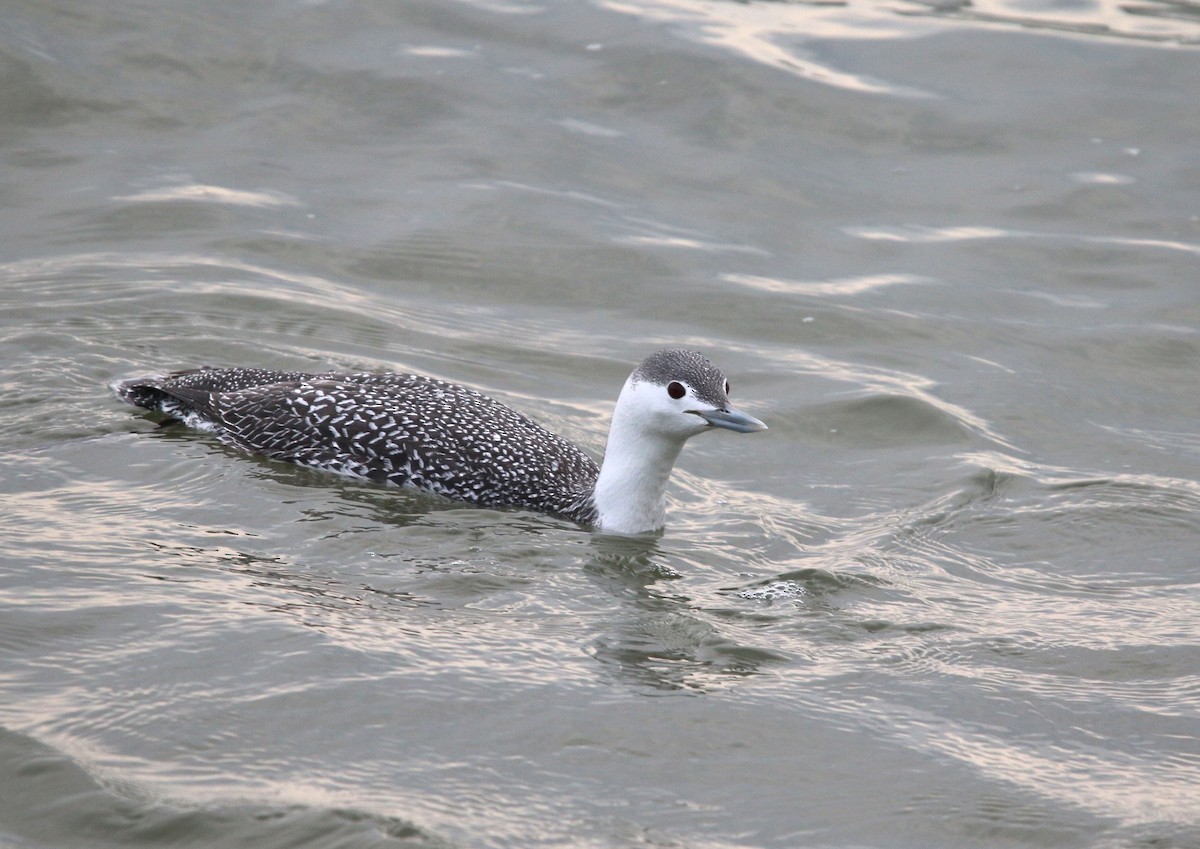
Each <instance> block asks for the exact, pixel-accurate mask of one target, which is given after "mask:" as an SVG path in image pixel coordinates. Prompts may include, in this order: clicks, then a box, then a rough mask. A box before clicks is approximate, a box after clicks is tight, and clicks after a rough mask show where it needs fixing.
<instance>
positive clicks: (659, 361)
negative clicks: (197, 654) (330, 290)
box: [113, 349, 767, 534]
mask: <svg viewBox="0 0 1200 849" xmlns="http://www.w3.org/2000/svg"><path fill="white" fill-rule="evenodd" d="M113 388H114V389H115V390H116V392H117V394H118V395H119V396H120V397H121V398H122V399H123V400H125V401H127V402H128V403H130V404H134V405H136V406H139V407H145V408H147V409H150V410H154V411H157V412H159V413H161V414H163V415H164V416H166V417H167V419H166V421H165V422H164V424H169V423H171V422H174V421H182V422H183V423H185V424H187V425H189V426H191V427H195V428H199V429H201V430H206V431H211V432H213V433H215V434H216V435H217V437H218V439H220V440H221V441H222V442H225V443H227V444H229V445H233V446H236V447H238V448H240V449H243V450H246V451H250V452H253V453H256V454H261V455H264V456H266V457H270V458H272V459H276V460H285V461H288V462H292V463H298V464H300V465H303V466H310V467H313V468H317V469H325V470H328V471H332V472H337V473H340V474H343V475H350V476H353V477H358V478H363V479H366V480H369V481H375V482H378V483H386V484H393V485H396V486H407V487H414V488H416V489H421V490H425V491H427V492H433V493H437V494H440V495H443V496H448V497H449V498H453V499H457V500H460V501H466V502H470V503H473V504H478V505H480V506H486V507H500V506H514V507H526V508H529V509H532V510H536V511H539V512H542V513H549V514H552V515H556V516H562V517H565V518H567V519H570V520H573V521H575V522H577V523H579V524H580V525H583V526H586V527H592V528H594V529H596V530H599V531H603V532H606V533H614V534H641V533H647V532H651V531H656V530H659V529H660V528H661V527H662V526H663V523H664V517H665V512H666V488H667V480H668V478H669V477H670V474H671V469H672V468H673V467H674V466H675V460H676V458H678V456H679V452H680V450H681V449H682V448H683V444H684V442H686V441H687V440H688V439H689V438H690V437H692V436H695V435H696V434H698V433H703V432H704V431H706V430H712V429H714V428H722V429H725V430H732V431H735V432H738V433H752V432H754V431H760V430H766V429H767V426H766V425H765V424H763V423H762V422H761V421H759V420H758V419H756V418H754V417H753V416H750V415H747V414H746V413H742V412H740V411H738V410H736V409H734V408H733V407H731V406H730V405H729V381H728V380H726V379H725V375H724V374H723V373H722V372H721V370H720V369H719V368H717V367H716V366H715V365H713V364H712V363H711V362H709V360H708V359H706V358H705V357H704V356H703V355H701V354H699V353H697V352H695V351H687V350H681V349H669V350H665V351H659V352H657V353H655V354H651V355H650V356H649V357H647V358H646V359H645V360H643V361H642V363H641V364H640V365H639V366H638V367H637V368H635V369H634V370H633V372H632V373H631V374H630V375H629V378H628V379H627V380H626V381H625V385H624V387H623V388H622V389H621V394H620V396H619V397H618V398H617V404H616V407H615V408H614V409H613V415H612V423H611V425H610V428H609V433H608V443H607V446H606V448H605V451H604V458H603V461H602V463H600V464H597V463H596V461H595V460H593V459H592V458H591V457H590V456H589V455H588V453H587V452H585V451H584V450H583V449H582V448H580V447H579V446H578V445H576V444H574V443H573V442H570V441H569V440H567V439H564V438H563V437H561V436H558V435H557V434H554V433H551V432H550V431H548V430H546V429H545V428H543V427H542V426H541V425H539V424H537V423H536V422H534V421H533V420H532V419H529V418H527V417H526V416H524V415H522V414H521V413H518V412H517V411H516V410H513V409H512V408H510V407H507V406H505V405H504V404H501V403H500V402H498V401H495V400H493V399H492V398H489V397H488V396H486V395H483V394H482V393H479V392H476V391H474V390H472V389H468V388H466V387H464V386H459V385H457V384H453V383H447V382H445V381H442V380H437V379H434V378H432V377H425V376H422V375H416V374H397V373H393V372H363V373H338V372H326V373H323V374H309V373H305V372H282V371H269V370H266V369H258V368H211V367H207V366H206V367H203V368H198V369H188V370H185V371H177V372H173V373H171V374H167V375H153V376H150V377H142V378H135V379H133V380H124V381H120V382H118V383H115V384H114V385H113Z"/></svg>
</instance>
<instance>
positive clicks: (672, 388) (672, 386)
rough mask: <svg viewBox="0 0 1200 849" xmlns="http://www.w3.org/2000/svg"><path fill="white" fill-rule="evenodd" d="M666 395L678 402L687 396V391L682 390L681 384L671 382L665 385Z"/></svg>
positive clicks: (675, 381) (676, 381) (674, 381)
mask: <svg viewBox="0 0 1200 849" xmlns="http://www.w3.org/2000/svg"><path fill="white" fill-rule="evenodd" d="M667 394H668V395H670V396H671V397H672V398H675V399H677V400H678V399H679V398H682V397H683V396H684V395H686V394H687V390H686V389H684V388H683V384H682V383H680V382H679V381H678V380H672V381H671V382H670V383H668V384H667Z"/></svg>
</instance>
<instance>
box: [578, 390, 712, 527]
mask: <svg viewBox="0 0 1200 849" xmlns="http://www.w3.org/2000/svg"><path fill="white" fill-rule="evenodd" d="M641 387H645V384H641ZM638 389H639V386H638V385H637V384H634V383H633V382H632V379H631V380H630V381H627V382H626V384H625V388H624V389H623V390H621V396H620V397H619V398H618V399H617V406H616V408H615V409H614V410H613V418H612V426H611V428H610V429H609V432H608V446H607V447H606V448H605V450H604V462H603V463H601V465H600V476H599V477H598V478H597V479H596V488H595V491H594V496H593V497H594V499H595V505H596V513H597V518H596V525H597V527H598V528H599V529H600V530H602V531H607V532H609V533H616V534H640V533H647V532H649V531H656V530H658V529H659V528H661V527H662V526H663V520H664V518H665V515H666V492H667V481H668V479H669V478H670V477H671V469H672V468H674V466H675V460H676V459H677V458H678V457H679V452H680V450H681V449H682V448H683V443H684V442H686V441H687V436H688V435H690V434H680V433H666V432H663V430H662V429H661V428H657V427H654V422H653V421H652V420H651V418H650V415H649V413H648V412H647V411H646V410H645V409H643V404H639V402H638V399H637V397H636V396H637V390H638ZM643 391H644V390H643ZM643 397H644V396H643Z"/></svg>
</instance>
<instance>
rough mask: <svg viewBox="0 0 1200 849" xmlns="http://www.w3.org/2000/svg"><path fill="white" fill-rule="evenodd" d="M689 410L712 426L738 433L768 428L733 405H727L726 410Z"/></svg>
mask: <svg viewBox="0 0 1200 849" xmlns="http://www.w3.org/2000/svg"><path fill="white" fill-rule="evenodd" d="M689 412H693V413H695V414H696V415H698V416H699V417H700V418H702V419H704V420H705V421H706V422H708V423H709V425H710V426H711V427H723V428H725V429H726V430H732V431H736V432H738V433H754V432H755V431H759V430H766V429H767V426H766V425H765V424H763V423H762V422H760V421H759V420H758V419H756V418H754V416H750V415H747V414H745V413H743V412H740V411H738V410H735V409H734V408H733V407H726V408H725V409H724V410H691V411H689Z"/></svg>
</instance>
